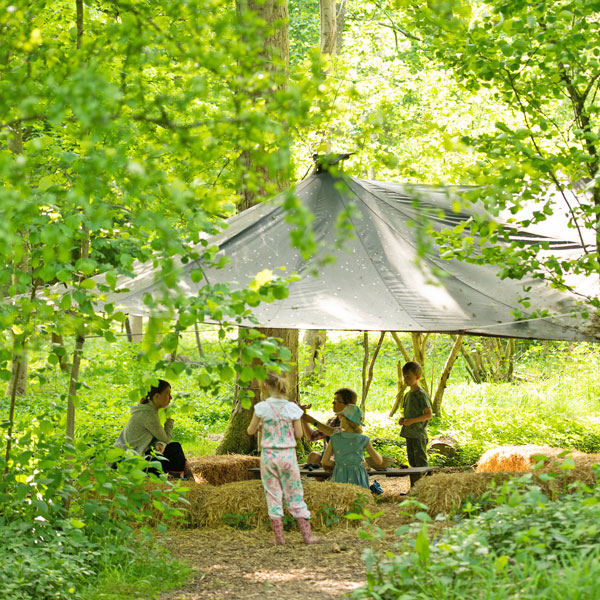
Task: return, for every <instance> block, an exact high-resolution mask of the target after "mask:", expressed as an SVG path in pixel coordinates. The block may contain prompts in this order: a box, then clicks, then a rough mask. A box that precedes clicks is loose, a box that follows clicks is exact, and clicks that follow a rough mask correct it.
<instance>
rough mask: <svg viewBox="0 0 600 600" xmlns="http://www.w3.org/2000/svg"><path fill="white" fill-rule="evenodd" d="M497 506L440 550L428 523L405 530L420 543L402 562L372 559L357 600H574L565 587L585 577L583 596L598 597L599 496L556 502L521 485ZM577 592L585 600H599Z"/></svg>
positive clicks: (463, 525) (506, 490)
mask: <svg viewBox="0 0 600 600" xmlns="http://www.w3.org/2000/svg"><path fill="white" fill-rule="evenodd" d="M494 503H495V504H496V505H497V506H496V508H493V509H491V510H489V511H487V512H484V513H481V514H478V515H476V516H474V517H472V518H468V519H464V520H462V521H461V522H460V523H459V524H458V525H457V526H455V527H453V528H450V529H448V530H447V531H446V532H445V533H444V534H443V535H442V536H441V537H440V538H439V539H435V540H433V542H431V541H430V540H429V538H428V536H427V525H426V523H425V522H423V523H419V524H416V525H414V524H413V525H412V526H406V527H404V528H400V529H399V530H398V532H397V533H399V534H405V533H407V531H409V530H411V529H412V532H413V534H416V537H415V538H414V540H413V541H412V542H404V543H403V545H401V546H400V551H399V553H398V554H396V555H393V554H391V553H386V555H385V556H383V557H382V556H379V555H377V554H375V553H374V552H373V551H371V550H369V551H367V552H366V554H365V555H364V558H365V561H366V565H367V581H368V584H367V586H364V587H362V588H360V589H358V590H356V591H355V592H354V593H353V594H352V595H351V597H352V598H354V599H364V598H374V599H377V600H396V599H398V598H402V599H403V600H411V599H415V600H416V599H417V598H418V599H421V598H426V597H440V598H442V597H443V598H445V599H447V600H451V599H452V600H454V599H456V600H458V599H461V600H475V599H479V598H482V597H485V598H498V599H501V598H513V597H519V598H522V599H531V600H533V599H534V598H548V597H552V598H559V597H567V598H571V597H573V596H572V594H571V592H570V590H569V587H568V586H567V585H566V584H565V582H570V585H573V583H574V582H576V581H577V579H578V578H579V577H582V585H583V588H585V589H587V590H588V591H589V592H591V590H593V581H594V578H595V577H598V575H600V568H599V566H598V563H597V559H598V558H599V557H600V551H599V550H598V548H597V536H598V533H599V531H600V528H599V526H598V522H599V519H600V490H599V489H598V488H593V489H592V488H589V487H586V486H580V487H579V488H578V489H577V491H576V492H575V493H574V494H572V495H569V496H565V497H562V498H560V499H559V500H556V501H549V500H548V498H547V497H546V496H545V495H544V494H543V493H542V492H541V490H540V489H539V488H538V487H536V486H534V485H531V484H529V483H526V481H525V480H524V479H523V480H513V481H512V482H510V483H508V484H507V485H506V486H503V487H502V488H501V490H500V491H499V493H498V495H497V496H496V497H495V499H494ZM418 514H421V515H423V513H418ZM425 517H426V515H425ZM425 517H423V518H422V520H423V521H425V520H426V519H425ZM557 590H561V593H559V594H558V595H557ZM577 590H578V594H579V595H578V596H577V597H578V598H587V597H590V598H591V597H594V595H593V594H591V593H590V595H586V593H582V589H581V588H579V586H578V587H577Z"/></svg>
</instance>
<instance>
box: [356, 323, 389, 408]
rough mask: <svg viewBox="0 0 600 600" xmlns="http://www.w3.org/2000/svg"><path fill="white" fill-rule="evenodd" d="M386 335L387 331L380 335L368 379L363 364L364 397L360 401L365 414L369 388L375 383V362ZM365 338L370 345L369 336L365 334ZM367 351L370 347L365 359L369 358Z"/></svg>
mask: <svg viewBox="0 0 600 600" xmlns="http://www.w3.org/2000/svg"><path fill="white" fill-rule="evenodd" d="M385 333H386V332H385V331H382V332H381V334H380V335H379V340H378V342H377V346H375V350H374V351H373V356H372V357H371V361H370V363H369V370H368V373H367V377H366V379H365V377H364V375H365V372H364V363H363V384H362V396H361V399H360V409H361V410H362V411H363V414H364V413H365V407H366V403H367V394H368V393H369V388H370V387H371V382H372V381H373V367H374V366H375V361H376V360H377V356H378V354H379V351H380V350H381V346H382V345H383V340H384V338H385ZM365 337H366V339H367V344H368V336H367V334H366V333H365ZM367 350H368V347H365V359H366V358H368V355H367Z"/></svg>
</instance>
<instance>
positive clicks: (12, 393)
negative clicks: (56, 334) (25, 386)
mask: <svg viewBox="0 0 600 600" xmlns="http://www.w3.org/2000/svg"><path fill="white" fill-rule="evenodd" d="M24 352H25V348H21V349H20V350H17V348H15V350H14V356H15V368H14V375H13V379H12V387H11V389H10V408H9V410H8V429H7V431H6V452H5V455H4V461H5V462H4V474H6V473H7V471H8V461H9V459H10V450H11V446H12V432H13V421H14V418H15V404H16V399H17V383H18V381H19V377H20V374H21V356H22V354H23V353H24Z"/></svg>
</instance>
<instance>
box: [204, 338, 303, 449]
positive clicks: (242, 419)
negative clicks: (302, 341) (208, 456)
mask: <svg viewBox="0 0 600 600" xmlns="http://www.w3.org/2000/svg"><path fill="white" fill-rule="evenodd" d="M259 331H260V332H261V333H262V334H263V335H264V336H265V337H275V338H281V340H282V345H283V346H285V347H286V348H288V349H289V350H290V352H291V353H292V358H291V360H290V363H291V368H290V370H289V371H288V372H287V374H286V379H287V383H288V395H287V398H288V400H290V401H291V402H297V401H298V330H297V329H259ZM247 389H249V390H250V391H252V392H253V393H254V398H253V400H252V405H253V406H254V404H256V403H257V402H259V401H260V400H261V392H260V382H259V381H258V380H256V379H254V380H253V381H252V382H251V383H250V385H249V386H248V388H247ZM253 413H254V410H253V408H250V409H246V408H244V407H243V406H242V401H241V400H240V398H239V388H238V386H237V384H236V390H235V397H234V406H233V410H232V412H231V415H230V416H229V421H228V423H227V428H226V429H225V433H224V434H223V439H222V440H221V443H220V444H219V446H218V447H217V449H216V451H215V454H251V453H252V452H254V451H255V450H256V448H257V444H256V441H257V440H256V436H250V435H248V434H247V433H246V429H247V428H248V425H250V421H251V419H252V415H253Z"/></svg>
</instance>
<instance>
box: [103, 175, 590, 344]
mask: <svg viewBox="0 0 600 600" xmlns="http://www.w3.org/2000/svg"><path fill="white" fill-rule="evenodd" d="M461 191H464V189H461V188H460V187H456V188H452V189H449V188H438V187H432V186H424V185H407V184H400V183H386V182H382V181H367V180H362V179H357V178H354V177H346V176H344V177H341V176H334V175H332V174H330V173H329V172H321V173H313V174H312V175H310V176H309V177H307V178H306V179H304V180H303V181H301V182H300V183H298V184H297V186H296V188H295V193H296V194H297V196H298V197H299V198H300V200H301V202H302V203H303V205H304V206H305V207H306V208H307V209H308V210H309V211H310V213H312V214H313V215H314V232H315V235H316V239H317V241H318V242H320V243H323V244H324V248H323V249H321V250H320V251H319V253H318V254H317V256H315V257H313V258H310V259H308V260H305V259H304V258H303V257H302V256H301V253H300V252H299V251H298V250H297V249H295V248H292V247H290V235H289V234H290V230H291V228H292V226H291V225H290V224H289V223H288V222H287V220H286V213H285V211H284V210H283V209H282V207H281V203H280V202H278V198H275V199H274V200H273V201H272V202H269V203H265V204H260V205H257V206H255V207H253V208H250V209H249V210H246V211H244V212H242V213H240V214H239V215H236V216H234V217H232V218H231V219H229V221H228V224H229V227H228V228H227V229H226V230H225V231H223V232H222V233H221V234H219V235H216V236H213V237H212V238H210V239H209V240H208V242H209V243H213V244H217V245H218V246H219V252H221V253H224V254H226V255H227V256H228V257H229V258H230V259H231V263H230V264H229V265H228V266H227V267H226V268H224V269H216V268H206V269H205V275H206V279H205V280H204V281H201V282H198V283H196V282H194V281H192V278H191V275H190V273H191V271H192V270H194V269H197V267H198V265H197V264H196V263H193V262H191V263H188V264H180V265H179V267H178V273H177V287H178V288H179V291H183V292H184V293H185V294H189V295H195V294H197V292H198V289H199V288H200V287H201V286H202V285H205V284H206V283H209V284H216V283H220V282H237V283H238V284H239V285H241V286H246V285H247V284H248V283H249V282H250V281H252V280H253V279H254V278H255V277H256V275H257V273H258V272H259V271H261V270H263V269H271V270H273V271H274V272H275V273H278V272H279V271H278V269H279V268H280V267H284V268H285V271H284V272H283V273H282V275H284V276H287V275H291V274H292V273H297V274H298V275H299V277H300V278H299V280H298V281H295V282H293V283H291V285H290V287H289V297H288V298H286V299H284V300H279V301H276V302H273V303H270V304H261V305H260V306H258V307H257V308H256V309H255V310H254V314H255V316H256V318H257V319H258V321H259V323H260V325H261V326H264V327H278V328H297V329H331V330H359V331H384V330H387V331H404V332H440V333H462V334H472V335H486V336H508V337H517V338H540V339H557V340H589V341H600V328H599V327H598V324H597V323H593V322H592V319H583V318H581V317H580V316H574V312H573V309H574V307H575V306H576V302H575V297H574V296H573V295H572V294H568V293H565V292H559V291H557V290H555V289H552V288H550V287H549V286H548V285H546V284H545V283H544V282H542V281H540V280H535V279H524V280H521V281H515V280H508V279H505V280H501V279H499V278H498V277H497V267H495V266H493V265H485V264H484V265H479V264H477V265H475V264H469V263H466V262H461V261H458V260H456V259H451V260H443V259H442V258H441V257H440V255H439V252H438V250H437V248H436V247H434V248H432V249H431V250H430V251H428V252H427V253H426V255H425V256H423V257H421V258H419V256H418V254H419V253H418V248H419V246H418V239H419V236H420V235H422V230H420V229H419V227H420V225H422V224H423V222H424V220H425V219H427V221H428V223H429V224H430V225H431V226H433V228H434V229H436V230H438V231H439V230H442V229H443V228H453V227H455V226H456V225H458V224H460V223H462V222H463V221H465V220H468V219H470V218H472V217H473V214H474V213H469V212H466V211H465V210H461V212H454V210H453V199H452V195H454V196H455V198H456V195H460V193H461ZM351 206H353V208H351ZM349 209H350V213H349V214H351V217H350V220H351V222H352V224H353V226H354V232H353V234H351V236H349V237H347V239H345V240H344V242H343V244H342V247H341V248H339V249H337V248H336V247H335V240H336V239H338V238H339V237H340V236H339V231H338V229H337V224H338V219H339V218H340V216H342V215H344V214H347V212H348V211H349ZM467 231H468V228H467ZM469 235H471V234H469ZM512 235H513V236H514V237H519V238H521V239H522V240H523V241H524V242H525V243H526V244H541V243H542V242H547V243H548V244H549V246H550V250H551V251H552V252H554V253H556V254H558V255H563V256H566V255H572V254H573V253H578V252H581V251H582V248H581V246H580V245H578V244H577V243H575V242H569V241H565V240H564V239H562V240H560V239H553V238H548V237H544V236H541V235H533V234H530V233H528V232H527V231H514V232H513V234H512ZM474 243H475V246H477V244H478V240H477V239H475V242H474ZM324 253H329V254H333V255H335V257H336V260H335V262H332V263H329V264H326V265H325V266H318V263H319V259H320V258H322V257H323V254H324ZM315 267H317V268H318V271H319V276H318V277H315V276H313V274H312V273H313V271H314V269H315ZM136 273H137V275H136V277H135V278H133V279H131V280H127V281H123V282H122V283H121V284H120V287H121V288H122V289H125V290H127V291H124V292H123V293H120V294H118V295H116V296H114V295H113V296H112V297H110V298H109V300H110V301H114V302H116V304H118V305H120V306H122V307H124V308H125V309H126V311H127V312H129V313H130V314H133V315H149V314H150V310H149V309H148V307H147V306H146V305H145V304H144V296H145V295H146V294H148V293H149V294H153V293H154V292H156V291H157V290H158V283H157V281H156V277H157V276H158V271H155V270H154V269H153V268H152V267H151V266H150V265H147V264H142V265H138V266H137V267H136ZM279 273H281V272H279ZM588 279H592V278H588ZM584 285H588V286H590V289H588V290H584V289H580V290H579V291H582V292H583V293H586V292H591V293H593V294H596V295H597V294H598V290H597V286H598V281H597V280H596V281H590V280H588V281H587V282H584ZM594 286H595V288H596V289H594ZM523 298H527V299H528V302H529V306H527V307H525V306H523V304H522V303H521V302H520V301H521V299H523ZM515 310H518V311H519V312H520V318H519V319H517V318H515V316H514V313H515ZM538 310H541V311H545V314H547V315H548V316H545V317H544V318H539V317H538V316H536V315H535V314H534V313H535V311H538Z"/></svg>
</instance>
